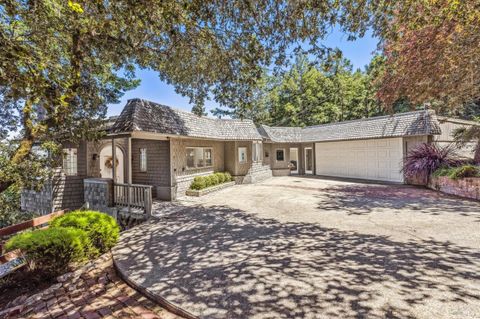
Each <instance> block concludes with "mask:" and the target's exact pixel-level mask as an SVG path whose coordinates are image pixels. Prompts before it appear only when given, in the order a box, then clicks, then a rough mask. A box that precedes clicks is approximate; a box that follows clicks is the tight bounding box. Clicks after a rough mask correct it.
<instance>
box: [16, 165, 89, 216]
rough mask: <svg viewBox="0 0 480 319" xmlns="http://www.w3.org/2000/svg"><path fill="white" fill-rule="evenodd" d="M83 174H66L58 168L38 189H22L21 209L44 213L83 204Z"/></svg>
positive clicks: (78, 206)
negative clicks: (49, 179) (50, 178)
mask: <svg viewBox="0 0 480 319" xmlns="http://www.w3.org/2000/svg"><path fill="white" fill-rule="evenodd" d="M83 178H84V177H83V176H66V175H65V174H64V173H63V172H62V171H61V170H58V171H57V172H56V173H55V175H54V177H53V178H52V180H51V181H49V182H46V183H45V185H44V186H43V187H42V189H40V190H39V191H35V190H30V189H24V190H22V192H21V195H20V205H21V209H22V210H23V211H27V212H34V213H39V214H41V215H46V214H49V213H51V212H54V211H58V210H62V209H68V210H74V209H77V208H80V207H82V206H83V204H84V198H83Z"/></svg>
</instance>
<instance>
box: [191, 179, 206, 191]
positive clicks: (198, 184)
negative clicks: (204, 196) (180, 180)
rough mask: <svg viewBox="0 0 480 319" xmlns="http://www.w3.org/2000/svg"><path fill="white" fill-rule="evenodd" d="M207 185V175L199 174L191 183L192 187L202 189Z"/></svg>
mask: <svg viewBox="0 0 480 319" xmlns="http://www.w3.org/2000/svg"><path fill="white" fill-rule="evenodd" d="M205 187H207V183H206V181H205V177H203V176H197V177H195V178H194V179H193V183H192V185H190V189H195V190H201V189H204V188H205Z"/></svg>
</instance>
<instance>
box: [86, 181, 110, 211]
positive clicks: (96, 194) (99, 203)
mask: <svg viewBox="0 0 480 319" xmlns="http://www.w3.org/2000/svg"><path fill="white" fill-rule="evenodd" d="M83 187H84V197H85V204H86V206H87V207H88V208H89V209H94V210H99V211H103V212H107V213H108V212H109V208H108V207H111V206H113V180H112V179H109V178H88V179H85V180H84V183H83Z"/></svg>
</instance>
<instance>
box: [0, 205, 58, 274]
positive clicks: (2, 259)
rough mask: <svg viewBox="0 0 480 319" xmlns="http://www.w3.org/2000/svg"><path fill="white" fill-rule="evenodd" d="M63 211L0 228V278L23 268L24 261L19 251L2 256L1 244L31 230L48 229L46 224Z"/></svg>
mask: <svg viewBox="0 0 480 319" xmlns="http://www.w3.org/2000/svg"><path fill="white" fill-rule="evenodd" d="M63 214H64V211H63V210H62V211H58V212H55V213H51V214H48V215H44V216H40V217H37V218H34V219H30V220H27V221H25V222H23V223H19V224H15V225H12V226H8V227H5V228H0V278H2V277H4V276H6V275H8V274H10V273H12V272H13V271H15V270H17V269H19V268H21V267H23V266H25V264H26V261H25V258H24V257H23V255H22V253H21V252H20V251H19V250H14V251H11V252H9V253H5V254H3V244H4V241H6V240H7V239H8V238H9V237H10V236H12V235H15V234H16V233H19V232H21V231H25V230H27V229H31V228H44V227H48V223H49V222H50V221H51V220H52V219H53V218H54V217H57V216H60V215H63Z"/></svg>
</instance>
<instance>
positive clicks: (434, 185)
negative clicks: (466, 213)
mask: <svg viewBox="0 0 480 319" xmlns="http://www.w3.org/2000/svg"><path fill="white" fill-rule="evenodd" d="M428 187H429V188H431V189H435V190H437V191H439V192H442V193H446V194H451V195H456V196H460V197H465V198H471V199H476V200H480V177H467V178H462V179H457V180H455V179H451V178H449V177H447V176H440V177H432V178H431V180H430V182H429V183H428Z"/></svg>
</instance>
